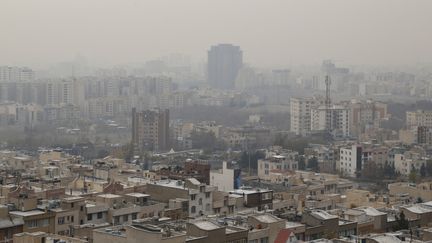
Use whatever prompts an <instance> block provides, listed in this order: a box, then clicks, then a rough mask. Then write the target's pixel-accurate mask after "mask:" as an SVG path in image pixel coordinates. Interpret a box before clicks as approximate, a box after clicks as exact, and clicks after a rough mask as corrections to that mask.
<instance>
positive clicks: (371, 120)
mask: <svg viewBox="0 0 432 243" xmlns="http://www.w3.org/2000/svg"><path fill="white" fill-rule="evenodd" d="M350 108H351V119H350V121H351V129H350V130H351V132H352V133H353V134H354V135H357V136H358V135H360V134H362V133H364V132H365V131H366V130H368V129H370V128H379V127H380V123H381V121H382V120H383V119H385V118H387V116H388V115H387V104H384V103H380V102H373V101H367V102H357V101H355V102H352V103H351V104H350Z"/></svg>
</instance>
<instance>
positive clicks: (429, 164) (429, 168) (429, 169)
mask: <svg viewBox="0 0 432 243" xmlns="http://www.w3.org/2000/svg"><path fill="white" fill-rule="evenodd" d="M426 173H427V174H428V176H432V160H428V161H426Z"/></svg>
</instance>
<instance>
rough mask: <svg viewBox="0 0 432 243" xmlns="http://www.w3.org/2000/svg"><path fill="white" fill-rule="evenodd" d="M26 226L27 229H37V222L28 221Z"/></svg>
mask: <svg viewBox="0 0 432 243" xmlns="http://www.w3.org/2000/svg"><path fill="white" fill-rule="evenodd" d="M26 225H27V227H28V228H36V227H38V222H37V220H29V221H27V223H26Z"/></svg>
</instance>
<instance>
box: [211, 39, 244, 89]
mask: <svg viewBox="0 0 432 243" xmlns="http://www.w3.org/2000/svg"><path fill="white" fill-rule="evenodd" d="M207 65H208V66H207V77H208V82H209V84H210V86H212V87H214V88H219V89H232V88H234V85H235V80H236V78H237V74H238V72H239V70H240V68H241V67H242V66H243V52H242V50H241V49H240V47H239V46H234V45H231V44H220V45H216V46H212V47H211V48H210V50H209V51H208V63H207Z"/></svg>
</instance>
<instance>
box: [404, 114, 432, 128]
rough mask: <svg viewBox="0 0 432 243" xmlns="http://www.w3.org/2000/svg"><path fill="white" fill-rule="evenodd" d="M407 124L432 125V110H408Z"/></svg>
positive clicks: (408, 125)
mask: <svg viewBox="0 0 432 243" xmlns="http://www.w3.org/2000/svg"><path fill="white" fill-rule="evenodd" d="M406 125H407V127H408V128H414V127H419V126H422V127H432V110H431V111H425V110H417V111H407V112H406Z"/></svg>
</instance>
